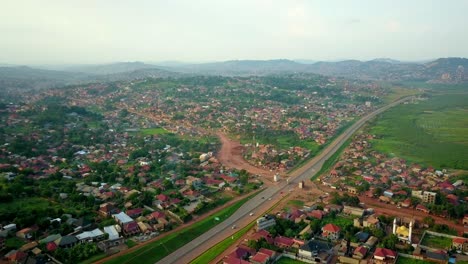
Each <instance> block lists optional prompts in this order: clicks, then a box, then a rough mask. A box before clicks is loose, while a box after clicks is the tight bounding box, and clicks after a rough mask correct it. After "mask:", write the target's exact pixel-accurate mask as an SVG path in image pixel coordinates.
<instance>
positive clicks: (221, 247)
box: [190, 221, 255, 264]
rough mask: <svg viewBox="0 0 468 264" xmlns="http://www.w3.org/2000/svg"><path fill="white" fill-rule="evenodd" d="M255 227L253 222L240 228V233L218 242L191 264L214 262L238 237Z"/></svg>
mask: <svg viewBox="0 0 468 264" xmlns="http://www.w3.org/2000/svg"><path fill="white" fill-rule="evenodd" d="M254 225H255V221H254V222H252V223H250V224H248V225H247V226H246V227H244V228H242V229H241V230H240V231H238V232H236V233H235V234H234V235H232V237H228V238H226V239H224V240H223V241H221V242H219V243H218V244H216V245H214V246H213V247H211V248H210V249H209V250H207V251H206V252H205V253H203V254H202V255H200V256H198V257H197V258H196V259H194V260H193V261H192V262H190V263H191V264H204V263H209V262H211V261H212V260H214V259H215V258H216V257H217V256H219V255H220V254H221V253H223V252H224V251H225V250H226V249H228V248H229V247H230V246H231V245H232V244H233V243H234V242H236V241H237V240H238V239H239V238H240V237H242V236H243V235H244V234H245V233H247V232H248V231H249V230H250V229H251V228H252V227H253V226H254Z"/></svg>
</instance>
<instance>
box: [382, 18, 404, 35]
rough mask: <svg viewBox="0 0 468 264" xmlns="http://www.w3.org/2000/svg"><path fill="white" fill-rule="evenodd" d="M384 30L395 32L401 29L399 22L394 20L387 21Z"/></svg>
mask: <svg viewBox="0 0 468 264" xmlns="http://www.w3.org/2000/svg"><path fill="white" fill-rule="evenodd" d="M385 30H386V31H387V32H391V33H397V32H400V31H401V24H400V22H398V21H396V20H390V21H387V23H386V24H385Z"/></svg>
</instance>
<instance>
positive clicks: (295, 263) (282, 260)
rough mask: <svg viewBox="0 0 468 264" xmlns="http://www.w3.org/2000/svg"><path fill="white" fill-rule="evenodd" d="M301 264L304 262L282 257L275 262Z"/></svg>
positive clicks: (279, 263)
mask: <svg viewBox="0 0 468 264" xmlns="http://www.w3.org/2000/svg"><path fill="white" fill-rule="evenodd" d="M303 263H305V262H302V261H299V260H295V259H291V258H287V257H282V258H280V259H279V260H278V261H277V262H276V264H303Z"/></svg>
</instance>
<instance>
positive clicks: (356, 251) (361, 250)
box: [354, 246, 367, 256]
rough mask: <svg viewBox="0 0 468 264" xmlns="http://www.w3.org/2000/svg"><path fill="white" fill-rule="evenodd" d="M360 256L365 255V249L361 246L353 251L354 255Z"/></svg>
mask: <svg viewBox="0 0 468 264" xmlns="http://www.w3.org/2000/svg"><path fill="white" fill-rule="evenodd" d="M358 253H359V254H361V255H362V256H365V255H366V253H367V248H365V247H363V246H359V247H357V248H356V249H355V250H354V254H358Z"/></svg>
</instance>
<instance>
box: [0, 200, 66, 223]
mask: <svg viewBox="0 0 468 264" xmlns="http://www.w3.org/2000/svg"><path fill="white" fill-rule="evenodd" d="M56 208H60V206H59V205H58V204H53V203H51V202H50V201H48V200H47V199H44V198H39V197H27V198H19V199H14V200H13V201H12V202H9V203H0V218H3V217H5V218H7V216H9V215H11V214H12V213H14V214H18V215H19V214H23V215H25V214H26V215H27V214H31V213H32V212H36V213H37V214H46V213H47V212H51V211H52V212H53V211H54V209H56Z"/></svg>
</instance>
